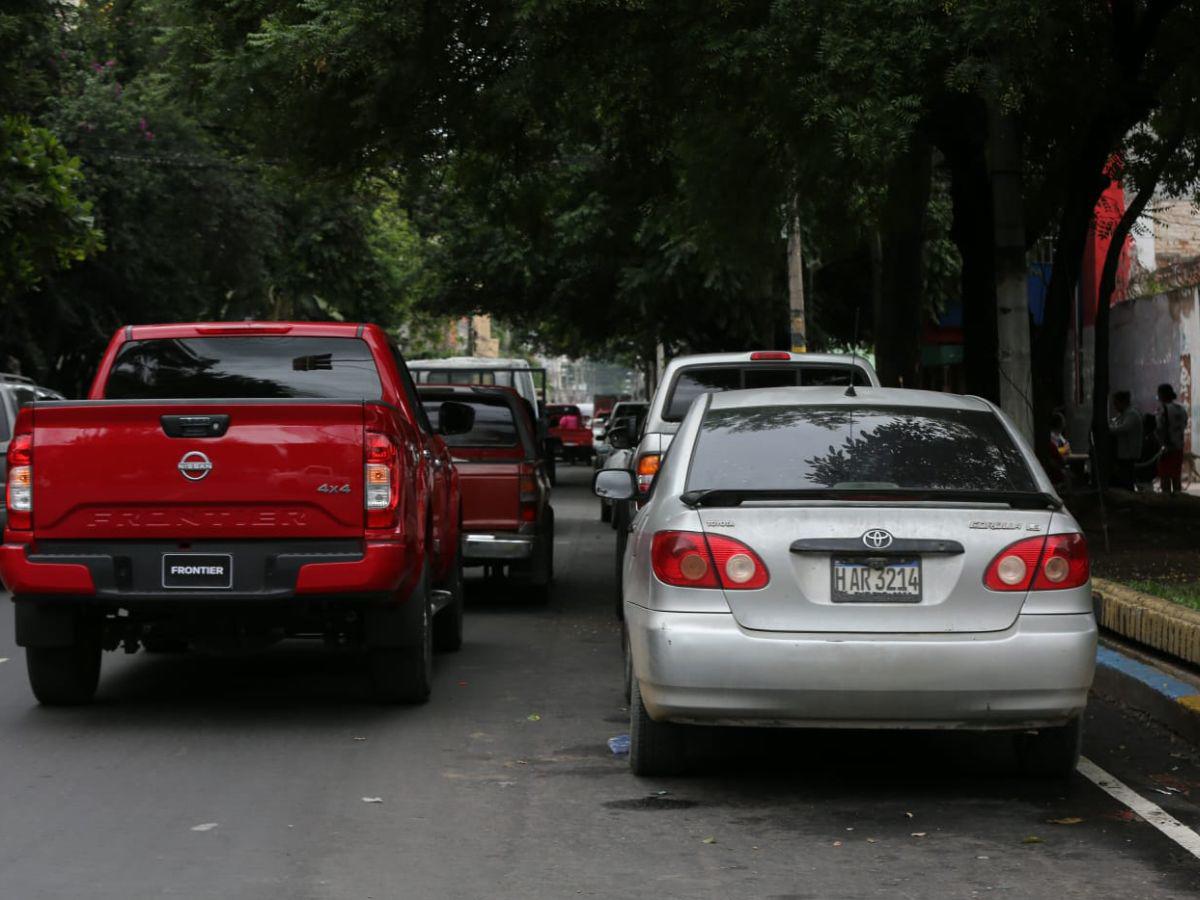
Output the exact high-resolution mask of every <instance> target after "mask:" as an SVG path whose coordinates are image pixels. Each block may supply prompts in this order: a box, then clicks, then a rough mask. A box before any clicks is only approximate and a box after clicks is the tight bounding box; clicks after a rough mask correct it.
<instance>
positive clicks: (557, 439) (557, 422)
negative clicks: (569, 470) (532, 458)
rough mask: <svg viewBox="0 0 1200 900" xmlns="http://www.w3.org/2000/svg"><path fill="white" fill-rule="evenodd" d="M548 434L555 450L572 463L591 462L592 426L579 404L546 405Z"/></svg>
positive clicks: (565, 460)
mask: <svg viewBox="0 0 1200 900" xmlns="http://www.w3.org/2000/svg"><path fill="white" fill-rule="evenodd" d="M546 423H547V425H548V426H549V427H548V431H547V434H548V435H549V438H550V444H551V447H552V449H553V452H554V453H555V454H556V455H558V456H561V457H562V458H563V461H564V462H566V463H567V465H570V464H571V463H574V462H591V459H592V428H591V424H590V423H589V422H588V421H587V420H586V419H585V418H584V417H583V413H582V412H581V411H580V409H579V407H578V406H575V405H574V404H572V403H551V404H550V405H549V406H547V407H546Z"/></svg>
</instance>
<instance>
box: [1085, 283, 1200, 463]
mask: <svg viewBox="0 0 1200 900" xmlns="http://www.w3.org/2000/svg"><path fill="white" fill-rule="evenodd" d="M1198 305H1200V296H1198V293H1197V288H1196V287H1187V288H1181V289H1179V290H1175V291H1170V292H1167V293H1161V294H1154V295H1152V296H1146V297H1138V298H1135V299H1132V300H1126V301H1124V302H1121V303H1118V304H1116V305H1114V306H1113V308H1112V313H1111V329H1110V345H1109V385H1110V387H1111V389H1112V390H1114V391H1117V390H1128V391H1129V392H1130V393H1131V394H1132V395H1133V405H1134V407H1135V408H1136V409H1137V410H1138V411H1139V412H1142V413H1153V412H1154V411H1155V410H1156V409H1157V401H1156V400H1155V391H1156V390H1157V388H1158V386H1159V385H1160V384H1162V383H1164V382H1167V383H1169V384H1171V385H1172V386H1173V387H1174V388H1175V390H1176V392H1178V394H1179V398H1180V402H1181V403H1184V405H1185V406H1187V407H1188V413H1189V430H1190V446H1192V447H1200V423H1198V422H1197V414H1196V413H1197V410H1196V404H1195V400H1196V396H1197V390H1196V388H1197V387H1200V386H1195V387H1194V385H1193V376H1192V360H1193V359H1194V358H1195V359H1197V362H1198V363H1200V309H1198ZM1082 337H1083V340H1082V347H1081V348H1080V350H1081V355H1080V356H1079V358H1078V363H1079V364H1080V366H1079V369H1080V374H1081V376H1082V377H1081V379H1080V382H1081V385H1082V389H1083V390H1082V393H1081V394H1079V393H1076V394H1075V395H1074V396H1073V397H1072V399H1073V401H1074V402H1073V403H1071V404H1069V405H1068V409H1067V415H1068V421H1069V431H1070V438H1071V443H1072V445H1073V446H1075V447H1076V448H1077V449H1079V450H1081V451H1086V449H1087V435H1088V429H1089V427H1090V424H1091V403H1092V400H1091V386H1092V371H1093V353H1092V349H1093V347H1094V346H1095V345H1094V334H1093V329H1092V327H1091V326H1087V327H1085V328H1084V330H1083V336H1082ZM1075 362H1076V360H1068V367H1069V372H1070V373H1071V374H1070V376H1069V378H1070V380H1069V381H1068V384H1071V383H1073V380H1074V371H1075Z"/></svg>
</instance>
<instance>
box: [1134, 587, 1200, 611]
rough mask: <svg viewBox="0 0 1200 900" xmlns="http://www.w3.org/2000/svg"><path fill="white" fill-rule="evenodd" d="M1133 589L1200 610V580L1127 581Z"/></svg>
mask: <svg viewBox="0 0 1200 900" xmlns="http://www.w3.org/2000/svg"><path fill="white" fill-rule="evenodd" d="M1126 584H1127V585H1128V586H1129V587H1131V588H1133V589H1134V590H1135V591H1141V592H1142V593H1144V594H1153V595H1154V596H1155V597H1162V598H1163V599H1164V600H1170V601H1171V602H1172V603H1178V604H1179V605H1180V606H1186V607H1188V608H1189V609H1196V610H1200V582H1196V581H1128V582H1126Z"/></svg>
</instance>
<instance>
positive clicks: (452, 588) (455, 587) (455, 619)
mask: <svg viewBox="0 0 1200 900" xmlns="http://www.w3.org/2000/svg"><path fill="white" fill-rule="evenodd" d="M443 590H445V591H449V593H450V602H449V603H448V604H447V605H446V606H445V607H443V609H442V610H441V611H440V612H439V613H438V614H437V615H436V616H434V618H433V649H434V650H437V651H439V652H441V653H453V652H454V651H455V650H458V649H459V648H461V647H462V642H463V605H464V603H463V575H462V549H461V547H460V548H459V550H458V552H457V553H455V554H454V562H453V563H451V571H450V577H449V578H448V579H447V580H446V585H445V587H444V588H443Z"/></svg>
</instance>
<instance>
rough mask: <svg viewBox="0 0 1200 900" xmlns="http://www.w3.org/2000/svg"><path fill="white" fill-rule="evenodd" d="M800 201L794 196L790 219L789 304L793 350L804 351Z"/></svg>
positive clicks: (788, 242)
mask: <svg viewBox="0 0 1200 900" xmlns="http://www.w3.org/2000/svg"><path fill="white" fill-rule="evenodd" d="M799 206H800V201H799V198H798V197H793V198H792V209H791V212H792V215H791V218H790V220H789V221H788V240H787V267H788V306H789V308H790V312H791V318H790V320H789V321H790V323H791V324H790V326H789V328H788V330H789V332H790V333H791V345H792V346H791V350H792V352H793V353H804V352H805V351H806V350H807V349H808V338H807V337H806V334H807V322H806V321H805V316H804V259H803V251H802V248H801V244H800V209H799Z"/></svg>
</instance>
